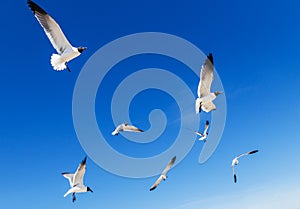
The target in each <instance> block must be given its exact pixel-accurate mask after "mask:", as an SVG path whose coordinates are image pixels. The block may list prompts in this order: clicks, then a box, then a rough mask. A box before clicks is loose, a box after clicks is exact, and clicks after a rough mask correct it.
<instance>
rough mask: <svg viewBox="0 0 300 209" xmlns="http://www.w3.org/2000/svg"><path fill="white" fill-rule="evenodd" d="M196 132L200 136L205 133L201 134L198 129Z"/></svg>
mask: <svg viewBox="0 0 300 209" xmlns="http://www.w3.org/2000/svg"><path fill="white" fill-rule="evenodd" d="M194 133H195V134H197V135H198V136H201V137H202V136H203V134H201V133H200V132H198V131H194Z"/></svg>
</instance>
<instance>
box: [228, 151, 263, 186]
mask: <svg viewBox="0 0 300 209" xmlns="http://www.w3.org/2000/svg"><path fill="white" fill-rule="evenodd" d="M257 152H258V150H253V151H250V152H246V153H243V154H240V155H239V156H237V157H236V158H234V159H233V160H232V163H231V167H232V172H233V179H234V183H236V181H237V178H236V173H235V171H234V166H235V165H237V164H239V160H238V159H239V158H240V157H242V156H245V155H252V154H254V153H257Z"/></svg>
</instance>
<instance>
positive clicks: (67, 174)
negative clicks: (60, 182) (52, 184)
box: [61, 172, 74, 187]
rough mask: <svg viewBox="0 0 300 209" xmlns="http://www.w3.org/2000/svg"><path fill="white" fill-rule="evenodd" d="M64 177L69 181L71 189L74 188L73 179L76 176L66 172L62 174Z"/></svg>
mask: <svg viewBox="0 0 300 209" xmlns="http://www.w3.org/2000/svg"><path fill="white" fill-rule="evenodd" d="M61 174H62V175H63V177H65V178H66V179H68V180H69V183H70V187H73V186H74V185H73V177H74V174H72V173H69V172H64V173H61Z"/></svg>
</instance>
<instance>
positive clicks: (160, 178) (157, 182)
mask: <svg viewBox="0 0 300 209" xmlns="http://www.w3.org/2000/svg"><path fill="white" fill-rule="evenodd" d="M175 160H176V156H174V157H173V158H172V159H171V161H170V162H169V164H168V165H167V167H166V168H165V169H164V170H163V172H162V173H161V175H160V176H159V178H158V179H157V180H156V182H155V183H154V184H153V185H152V187H151V188H150V191H152V190H154V189H155V188H156V187H157V186H158V185H159V184H160V182H161V181H162V180H164V181H165V180H166V179H167V178H168V176H167V173H168V171H169V170H170V169H171V167H172V166H173V164H174V162H175Z"/></svg>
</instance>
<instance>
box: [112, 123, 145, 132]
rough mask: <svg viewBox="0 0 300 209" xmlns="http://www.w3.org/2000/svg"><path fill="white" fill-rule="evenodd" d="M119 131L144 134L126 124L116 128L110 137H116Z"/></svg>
mask: <svg viewBox="0 0 300 209" xmlns="http://www.w3.org/2000/svg"><path fill="white" fill-rule="evenodd" d="M121 131H131V132H144V131H143V130H141V129H139V128H137V127H135V126H132V125H129V124H128V123H122V124H120V125H118V126H117V128H116V129H115V130H114V131H113V132H112V133H111V134H112V135H118V134H119V132H121Z"/></svg>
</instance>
